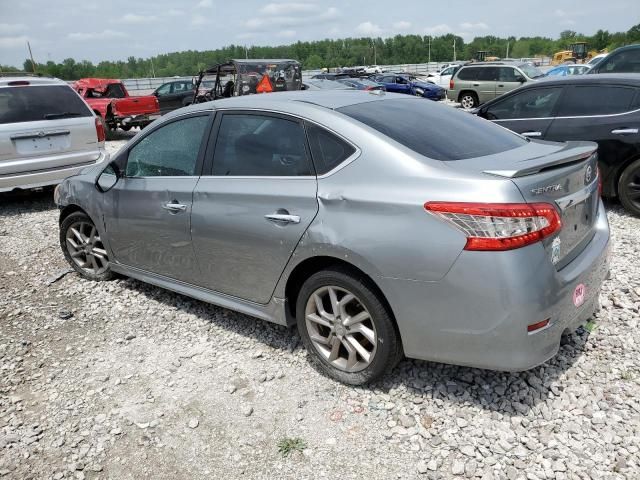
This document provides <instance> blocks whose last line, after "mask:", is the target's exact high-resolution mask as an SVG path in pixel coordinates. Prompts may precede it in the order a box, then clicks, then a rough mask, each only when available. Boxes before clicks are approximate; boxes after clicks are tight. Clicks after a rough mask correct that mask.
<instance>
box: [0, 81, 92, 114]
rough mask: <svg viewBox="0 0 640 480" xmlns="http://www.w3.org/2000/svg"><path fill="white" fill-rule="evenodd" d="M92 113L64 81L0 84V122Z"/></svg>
mask: <svg viewBox="0 0 640 480" xmlns="http://www.w3.org/2000/svg"><path fill="white" fill-rule="evenodd" d="M92 115H93V114H92V113H91V110H89V107H87V104H86V103H84V101H83V100H82V99H81V98H80V97H79V96H78V94H77V93H76V92H74V91H73V90H72V89H71V87H67V86H66V85H34V86H20V87H3V88H0V124H5V123H23V122H35V121H38V120H57V119H60V118H70V117H90V116H92Z"/></svg>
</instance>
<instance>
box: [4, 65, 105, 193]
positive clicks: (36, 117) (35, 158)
mask: <svg viewBox="0 0 640 480" xmlns="http://www.w3.org/2000/svg"><path fill="white" fill-rule="evenodd" d="M104 140H105V135H104V129H103V126H102V123H100V121H99V119H98V118H97V117H96V116H95V114H94V113H93V112H92V111H91V109H90V108H89V107H88V105H87V104H86V103H85V102H84V100H82V98H80V96H79V95H78V94H77V93H76V92H75V91H74V90H73V89H72V88H71V87H70V86H69V85H67V84H66V83H65V82H63V81H62V80H58V79H54V78H41V77H2V76H0V192H6V191H11V190H15V189H29V188H37V187H43V186H47V185H55V184H57V183H60V182H61V181H62V180H63V179H64V178H66V177H68V176H71V175H75V174H76V173H78V172H79V171H80V170H82V168H84V167H86V166H89V165H94V164H96V163H100V162H102V161H104V160H105V158H106V157H107V154H106V152H105V148H104Z"/></svg>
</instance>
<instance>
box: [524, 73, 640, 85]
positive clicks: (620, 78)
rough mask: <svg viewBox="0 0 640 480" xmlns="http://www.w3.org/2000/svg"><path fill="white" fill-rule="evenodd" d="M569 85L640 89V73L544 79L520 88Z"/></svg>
mask: <svg viewBox="0 0 640 480" xmlns="http://www.w3.org/2000/svg"><path fill="white" fill-rule="evenodd" d="M567 83H570V84H575V85H601V84H603V85H606V84H624V85H630V86H634V87H640V74H638V73H598V74H595V75H585V74H583V75H571V76H568V77H559V78H558V77H544V78H541V79H540V80H539V81H538V83H532V84H528V83H526V84H524V85H523V86H522V87H520V88H530V87H533V86H535V85H542V84H544V85H556V84H558V85H565V84H567Z"/></svg>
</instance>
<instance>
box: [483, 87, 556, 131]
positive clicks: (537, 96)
mask: <svg viewBox="0 0 640 480" xmlns="http://www.w3.org/2000/svg"><path fill="white" fill-rule="evenodd" d="M562 91H563V87H559V86H553V87H534V88H525V89H522V90H519V91H516V92H513V93H510V94H508V95H506V96H505V97H504V98H501V99H499V100H496V101H495V102H493V103H491V104H490V105H487V106H485V107H484V108H481V109H480V116H482V117H483V118H486V119H487V120H491V121H493V122H495V123H497V124H498V125H502V126H503V127H505V128H508V129H509V130H512V131H514V132H517V133H520V134H522V135H524V136H526V137H530V138H537V139H548V137H547V132H548V130H549V127H550V126H551V124H552V123H553V116H554V114H555V112H556V110H557V105H558V100H559V99H560V97H561V94H562Z"/></svg>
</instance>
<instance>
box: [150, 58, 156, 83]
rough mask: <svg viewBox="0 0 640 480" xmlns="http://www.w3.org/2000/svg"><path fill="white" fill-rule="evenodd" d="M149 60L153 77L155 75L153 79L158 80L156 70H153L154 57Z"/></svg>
mask: <svg viewBox="0 0 640 480" xmlns="http://www.w3.org/2000/svg"><path fill="white" fill-rule="evenodd" d="M149 59H150V60H151V75H153V78H156V69H155V68H153V57H149Z"/></svg>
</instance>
